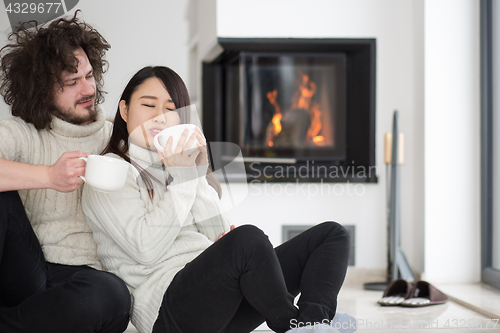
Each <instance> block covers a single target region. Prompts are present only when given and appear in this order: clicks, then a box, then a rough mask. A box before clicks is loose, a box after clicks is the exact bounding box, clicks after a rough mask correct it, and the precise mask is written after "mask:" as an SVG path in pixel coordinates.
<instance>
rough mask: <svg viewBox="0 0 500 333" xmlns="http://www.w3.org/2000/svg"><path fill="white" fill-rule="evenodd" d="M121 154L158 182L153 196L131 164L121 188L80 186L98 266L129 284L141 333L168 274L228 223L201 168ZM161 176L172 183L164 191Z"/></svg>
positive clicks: (135, 150)
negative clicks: (100, 189)
mask: <svg viewBox="0 0 500 333" xmlns="http://www.w3.org/2000/svg"><path fill="white" fill-rule="evenodd" d="M129 154H130V157H131V159H132V160H133V161H135V162H136V163H137V164H139V165H140V166H141V167H142V168H143V169H146V170H147V171H148V172H149V173H150V174H152V175H153V176H154V177H156V178H157V179H158V180H159V181H161V184H159V183H158V182H154V197H153V200H152V201H151V199H150V197H149V195H148V192H147V189H146V187H145V186H144V183H143V182H142V179H141V177H140V176H139V174H138V171H137V169H136V168H135V167H132V166H131V167H130V169H129V174H128V179H127V182H126V184H125V187H124V188H123V189H122V190H120V191H116V192H112V193H103V192H98V191H95V190H93V189H92V188H91V187H90V186H85V188H84V191H83V199H82V200H83V201H82V202H83V210H84V212H85V214H86V216H87V221H88V223H89V225H90V226H91V228H92V230H93V232H94V238H95V240H96V242H97V245H98V254H99V257H100V259H101V261H102V263H103V266H104V268H105V269H106V270H108V271H110V272H112V273H114V274H116V275H117V276H119V277H120V278H122V279H123V280H124V281H125V283H126V284H127V286H128V287H129V290H130V291H131V294H132V304H133V309H132V323H133V324H134V325H135V327H136V328H137V329H138V330H139V332H141V333H146V332H151V331H152V328H153V325H154V322H155V321H156V319H157V317H158V311H159V309H160V306H161V302H162V299H163V295H164V294H165V291H166V290H167V288H168V286H169V284H170V283H171V281H172V279H173V278H174V276H175V274H176V273H177V272H178V271H180V270H181V269H182V268H183V267H184V266H185V265H186V264H187V263H188V262H190V261H191V260H193V259H194V258H195V257H196V256H198V255H199V254H200V253H201V252H203V250H205V249H206V248H207V247H209V246H210V245H211V244H212V243H213V242H214V241H215V240H216V239H217V237H218V236H219V235H220V234H222V233H223V232H224V231H229V222H228V220H227V218H226V217H225V215H224V214H223V213H222V209H221V206H220V205H221V203H220V200H219V198H218V195H217V192H216V191H215V190H214V189H213V188H212V187H211V186H210V185H209V184H208V183H207V181H206V178H205V174H206V170H207V168H206V167H200V166H198V167H195V166H193V167H172V168H170V167H169V168H168V171H166V170H165V168H164V166H163V164H162V162H161V161H160V160H159V158H158V154H157V153H156V152H152V151H149V150H147V149H143V148H140V147H138V146H135V145H131V146H130V149H129ZM110 156H114V157H116V158H119V157H118V156H116V155H112V154H110ZM168 174H170V175H171V176H172V177H173V181H172V182H171V183H170V184H169V185H168V188H165V185H164V184H166V180H167V178H168ZM181 222H182V223H181Z"/></svg>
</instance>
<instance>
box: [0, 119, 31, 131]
mask: <svg viewBox="0 0 500 333" xmlns="http://www.w3.org/2000/svg"><path fill="white" fill-rule="evenodd" d="M0 131H11V132H24V133H26V132H32V133H35V132H37V129H36V128H35V125H33V124H31V123H27V122H26V121H24V120H23V119H22V118H19V117H15V116H12V117H9V118H6V119H3V120H1V121H0Z"/></svg>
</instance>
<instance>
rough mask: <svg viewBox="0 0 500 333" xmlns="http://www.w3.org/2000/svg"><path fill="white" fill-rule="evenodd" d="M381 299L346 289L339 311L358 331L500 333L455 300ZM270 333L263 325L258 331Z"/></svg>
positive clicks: (493, 324)
mask: <svg viewBox="0 0 500 333" xmlns="http://www.w3.org/2000/svg"><path fill="white" fill-rule="evenodd" d="M381 296H382V292H381V291H367V290H363V289H362V287H355V286H348V287H344V288H343V289H342V290H341V292H340V295H339V300H338V311H340V312H347V313H350V314H352V315H353V316H355V317H356V318H357V320H358V331H359V332H376V333H446V332H449V333H454V332H460V333H484V332H489V333H500V322H496V321H493V320H492V319H494V318H488V317H486V316H483V315H481V314H479V313H477V312H475V311H472V310H469V309H467V308H465V307H464V306H462V305H459V304H457V303H455V302H452V301H450V302H448V303H446V304H443V305H433V306H427V307H422V308H403V307H382V306H379V305H378V304H377V301H378V300H379V298H380V297H381ZM496 319H498V318H496ZM271 332H272V331H270V330H268V329H266V328H265V327H263V326H261V327H260V328H259V329H258V330H257V331H255V333H271Z"/></svg>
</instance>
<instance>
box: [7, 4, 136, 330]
mask: <svg viewBox="0 0 500 333" xmlns="http://www.w3.org/2000/svg"><path fill="white" fill-rule="evenodd" d="M9 43H10V44H8V45H6V46H5V47H3V48H2V50H1V51H0V79H1V81H0V93H1V94H2V96H3V97H4V99H5V101H6V103H7V104H9V105H10V106H11V108H12V115H13V116H15V117H12V118H10V119H7V120H4V121H2V122H0V305H1V308H0V332H30V333H33V332H50V333H56V332H64V333H70V332H102V333H104V332H106V333H108V332H110V333H111V332H123V331H124V330H125V329H126V327H127V324H128V320H129V310H130V294H129V292H128V289H127V287H126V285H125V284H124V283H123V281H121V280H120V279H119V278H117V277H116V276H114V275H112V274H110V273H107V272H103V271H100V270H99V269H100V268H101V263H100V261H99V259H98V257H97V253H96V244H95V242H94V239H93V236H92V233H91V231H90V229H89V227H88V226H87V224H86V222H85V217H84V215H83V211H82V208H81V203H80V201H81V191H82V187H81V186H80V185H81V184H82V182H83V181H82V179H81V178H80V176H81V175H83V174H84V173H85V162H84V161H83V160H82V159H80V157H84V156H87V155H88V154H89V153H91V154H98V153H100V152H101V151H102V149H103V148H104V146H105V145H106V143H107V141H108V138H109V135H110V133H111V124H110V123H109V122H106V120H105V114H104V111H103V110H102V108H101V107H99V106H97V104H99V103H100V102H102V100H103V91H102V74H103V72H105V69H106V66H107V62H106V61H105V60H103V56H104V54H105V52H106V51H107V50H108V49H109V47H110V46H109V44H108V43H107V42H106V41H105V40H104V38H103V37H102V36H101V35H100V34H99V33H98V32H97V31H96V30H94V29H93V28H92V27H90V26H89V25H87V24H85V23H83V22H80V21H79V20H78V19H77V18H76V14H75V16H74V17H73V18H72V19H58V20H56V21H54V22H52V23H51V24H50V25H47V26H45V27H43V28H31V29H26V28H21V29H20V30H19V32H17V33H16V34H12V35H11V36H10V38H9Z"/></svg>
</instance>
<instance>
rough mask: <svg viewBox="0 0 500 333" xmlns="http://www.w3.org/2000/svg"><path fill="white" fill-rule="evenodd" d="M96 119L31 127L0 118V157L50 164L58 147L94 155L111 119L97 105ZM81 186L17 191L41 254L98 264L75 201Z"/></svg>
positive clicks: (55, 120)
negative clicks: (65, 191)
mask: <svg viewBox="0 0 500 333" xmlns="http://www.w3.org/2000/svg"><path fill="white" fill-rule="evenodd" d="M97 110H98V117H97V121H95V122H94V123H92V124H89V125H73V124H70V123H68V122H65V121H63V120H61V119H59V118H57V117H54V118H53V119H52V123H51V125H50V126H51V129H50V130H46V129H43V130H39V131H38V130H37V129H36V128H35V126H33V124H29V123H26V122H25V121H24V120H22V119H21V118H18V117H11V118H8V119H5V120H3V121H1V122H0V158H4V159H7V160H11V161H17V162H23V163H28V164H34V165H52V164H54V163H55V162H56V161H57V160H58V159H59V157H61V155H62V154H63V153H64V152H68V151H75V150H81V151H84V152H88V153H91V154H99V153H100V152H101V151H102V150H103V149H104V146H105V145H106V143H107V142H108V141H109V136H110V134H111V128H112V124H111V123H110V122H107V121H106V115H105V113H104V111H103V110H102V108H101V107H97ZM81 194H82V187H80V188H78V189H77V190H76V191H73V192H70V193H61V192H58V191H56V190H52V189H38V190H24V191H19V195H20V197H21V200H22V202H23V204H24V207H25V209H26V213H27V215H28V218H29V220H30V222H31V225H32V226H33V230H34V231H35V234H36V236H37V237H38V240H39V242H40V245H41V246H42V249H43V252H44V255H45V259H46V260H47V261H49V262H52V263H59V264H65V265H89V266H92V267H94V268H101V263H100V261H99V258H98V257H97V251H96V244H95V241H94V239H93V237H92V232H91V230H90V228H89V227H88V225H87V223H86V221H85V216H84V215H83V211H82V206H81Z"/></svg>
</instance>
